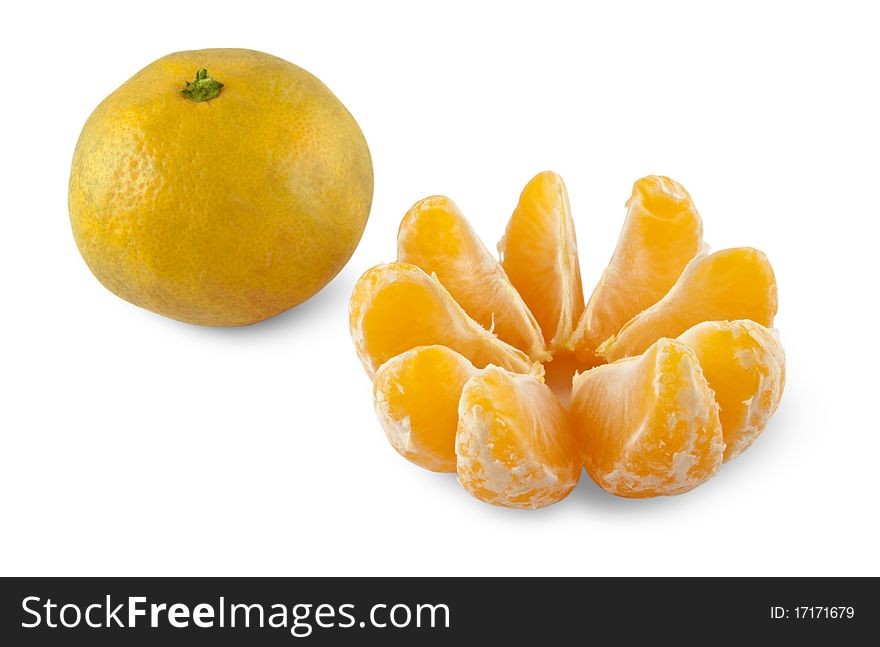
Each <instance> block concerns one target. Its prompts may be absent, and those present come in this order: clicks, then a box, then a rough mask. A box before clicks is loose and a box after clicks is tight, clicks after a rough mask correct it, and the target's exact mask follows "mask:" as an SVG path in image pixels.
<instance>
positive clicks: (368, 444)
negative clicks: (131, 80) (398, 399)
mask: <svg viewBox="0 0 880 647" xmlns="http://www.w3.org/2000/svg"><path fill="white" fill-rule="evenodd" d="M878 18H880V16H878V15H877V13H875V11H874V10H873V9H872V7H871V3H867V2H866V3H864V4H857V3H847V2H839V1H838V2H828V3H825V4H824V5H823V4H815V3H807V2H792V3H787V2H772V3H770V2H739V3H726V4H724V5H722V4H721V3H706V2H693V3H681V2H662V3H635V2H628V3H627V2H621V3H602V4H601V5H599V4H598V3H595V4H593V5H592V6H590V5H588V4H587V3H581V2H578V3H575V2H571V3H556V2H546V1H542V2H528V3H512V2H505V3H497V4H496V3H489V2H473V1H470V2H462V3H458V2H450V1H449V0H444V2H441V3H432V4H428V3H399V4H389V3H379V2H371V3H359V2H350V3H335V2H308V3H305V2H303V3H282V2H278V3H265V2H257V1H254V0H248V1H247V2H241V1H240V0H238V1H236V2H218V1H215V2H211V3H208V4H206V3H204V2H198V3H195V2H193V3H188V2H181V1H176V2H155V1H153V2H150V3H147V4H144V3H133V4H127V3H107V4H105V5H98V4H87V3H83V2H76V3H64V4H62V3H59V4H58V5H57V6H52V5H46V4H44V3H17V4H16V8H14V9H8V8H7V9H6V11H5V14H4V18H3V25H2V27H0V29H2V34H0V48H2V61H3V74H2V78H0V86H2V96H3V101H2V102H0V112H2V119H0V128H2V133H0V134H2V141H0V155H2V158H0V164H2V169H0V171H2V172H0V177H2V178H3V181H2V201H0V204H2V211H0V213H2V216H0V217H2V221H0V222H2V229H0V252H2V253H0V270H2V272H0V276H2V281H3V283H2V305H3V316H2V324H0V325H2V333H3V334H2V340H3V341H2V356H0V367H2V374H0V380H2V385H0V386H2V389H0V393H2V396H0V425H2V432H0V433H2V449H0V464H2V467H0V518H2V526H3V530H2V533H0V542H2V546H0V572H2V573H3V574H6V575H11V574H30V575H47V574H80V575H116V574H128V575H134V574H138V575H147V574H150V575H158V574H168V575H172V574H177V575H208V574H210V575H245V574H247V575H340V574H377V575H431V574H444V575H453V574H454V575H508V574H560V575H564V574H579V575H625V574H626V575H640V574H673V575H702V574H736V575H746V574H750V575H783V574H788V575H801V574H804V575H805V574H848V575H857V574H872V575H878V574H880V560H878V551H877V545H878V539H880V538H878V531H877V530H878V520H877V517H878V494H880V492H878V477H877V474H878V471H880V425H878V422H877V415H876V412H877V405H878V394H877V387H878V378H877V375H878V365H880V356H878V350H877V339H878V335H877V325H878V307H877V288H876V279H877V276H878V272H877V265H878V263H877V257H878V249H877V245H878V216H880V213H878V206H877V205H878V190H880V184H878V171H880V164H878V148H880V126H878V123H880V100H878V99H880V94H878V87H880V85H878V78H880V77H878V61H880V41H878V38H877V26H878ZM202 47H248V48H253V49H259V50H264V51H267V52H270V53H273V54H276V55H278V56H281V57H283V58H286V59H288V60H290V61H292V62H294V63H297V64H298V65H300V66H302V67H305V68H306V69H308V70H310V71H311V72H313V73H314V74H316V75H317V76H319V77H320V78H321V79H322V80H323V81H324V82H325V83H327V85H328V86H329V87H330V88H331V89H332V90H333V91H334V92H335V93H336V94H337V95H338V96H339V97H340V99H341V100H342V101H343V102H344V103H345V104H346V106H347V107H348V108H349V109H350V110H351V112H352V113H353V114H354V115H355V117H356V118H357V120H358V121H359V123H360V124H361V127H362V128H363V130H364V133H365V134H366V137H367V140H368V142H369V144H370V147H371V150H372V154H373V161H374V165H375V174H376V190H375V200H374V203H373V211H372V216H371V218H370V222H369V225H368V226H367V230H366V233H365V235H364V238H363V241H362V243H361V245H360V247H359V249H358V250H357V252H356V253H355V255H354V257H353V258H352V260H351V262H350V263H349V264H348V266H347V267H346V268H345V269H344V270H343V271H342V273H341V274H340V275H339V276H338V277H337V278H336V279H335V280H334V281H333V282H332V283H331V284H330V285H328V286H327V288H325V289H324V290H323V291H322V292H321V293H320V294H318V295H317V296H316V297H314V298H313V299H312V300H311V301H309V302H308V303H306V304H304V305H302V306H300V307H299V308H296V309H295V310H293V311H290V312H288V313H286V314H284V315H281V316H278V317H276V318H275V319H273V320H270V321H267V322H264V323H262V324H259V325H255V326H251V327H247V328H241V329H208V328H199V327H195V326H191V325H186V324H182V323H177V322H175V321H172V320H169V319H164V318H162V317H160V316H158V315H154V314H151V313H149V312H146V311H144V310H140V309H138V308H136V307H134V306H132V305H129V304H128V303H126V302H124V301H122V300H120V299H119V298H117V297H115V296H114V295H112V294H111V293H110V292H108V291H107V290H105V289H104V288H103V287H101V285H100V284H99V283H98V282H97V281H96V280H95V279H94V278H93V277H92V276H91V274H90V273H89V271H88V269H87V268H86V266H85V264H84V263H83V262H82V260H81V258H80V256H79V254H78V252H77V249H76V247H75V245H74V242H73V238H72V236H71V233H70V226H69V222H68V216H67V205H66V200H67V178H68V173H69V164H70V159H71V155H72V153H73V148H74V145H75V143H76V139H77V136H78V134H79V130H80V128H81V127H82V124H83V122H84V121H85V119H86V117H87V116H88V114H89V113H90V112H91V110H92V109H93V108H94V107H95V106H96V105H97V104H98V102H99V101H100V100H101V99H103V98H104V97H105V96H106V95H107V94H109V93H110V92H111V91H113V90H114V89H115V88H116V87H117V86H118V85H120V84H121V83H122V82H123V81H125V80H126V79H127V78H128V77H130V76H131V75H132V74H133V73H135V72H136V71H137V70H138V69H140V68H141V67H143V66H145V65H147V64H148V63H150V62H151V61H153V60H154V59H156V58H158V57H160V56H162V55H164V54H167V53H170V52H173V51H177V50H181V49H197V48H202ZM548 168H549V169H552V170H555V171H557V172H559V173H560V174H562V176H563V177H564V179H565V180H566V182H567V184H568V188H569V192H570V195H571V203H572V208H573V210H574V218H575V224H576V227H577V233H578V237H579V242H580V253H581V261H582V269H583V275H584V283H585V287H586V289H587V291H588V292H589V290H591V289H592V286H593V285H594V284H595V281H596V279H597V277H598V274H599V272H600V271H601V269H602V267H604V265H605V263H607V261H608V258H609V257H610V254H611V251H612V249H613V246H614V242H615V240H616V238H617V234H618V231H619V228H620V225H621V223H622V220H623V216H624V208H623V203H624V201H625V200H626V198H627V197H628V195H629V191H630V187H631V185H632V182H633V181H634V180H635V179H636V178H638V177H640V176H642V175H647V174H652V173H654V174H666V175H669V176H671V177H673V178H675V179H677V180H678V181H680V182H682V183H683V184H684V185H685V186H686V187H687V188H688V189H689V191H690V193H691V195H692V196H693V197H694V199H695V201H696V203H697V206H698V208H699V209H700V212H701V213H702V215H703V219H704V222H705V236H706V239H707V241H708V242H709V243H710V244H711V245H712V247H713V249H721V248H723V247H730V246H736V245H752V246H755V247H758V248H760V249H762V250H764V251H765V252H766V253H767V254H768V255H769V257H770V259H771V261H772V263H773V265H774V268H775V270H776V274H777V278H778V282H779V291H780V310H779V316H778V319H777V326H778V328H779V329H780V330H781V333H782V339H783V342H784V344H785V347H786V350H787V353H788V385H787V390H786V393H785V397H784V398H783V401H782V406H781V408H780V409H779V411H778V413H777V415H776V417H775V418H774V419H773V421H772V422H771V424H770V426H769V428H768V430H767V432H766V433H765V435H764V436H763V437H762V438H761V439H760V440H759V441H758V442H757V443H756V444H755V445H754V446H753V447H752V448H751V450H750V451H749V452H747V453H746V454H745V455H743V456H742V457H740V458H738V459H737V460H735V461H733V462H732V463H730V464H728V465H726V466H725V467H724V468H723V469H722V471H721V472H720V473H719V474H718V476H717V477H716V478H714V479H713V480H711V481H710V482H709V483H707V484H706V485H704V486H703V487H700V488H698V489H697V490H695V491H694V492H692V493H690V494H686V495H684V496H680V497H673V498H659V499H653V500H625V499H618V498H615V497H612V496H610V495H606V494H604V493H602V492H601V491H600V490H599V489H598V488H596V487H595V486H594V485H593V484H592V482H591V481H590V480H589V478H588V477H586V476H584V478H583V479H582V481H581V484H580V485H579V486H578V488H577V489H576V490H575V491H574V493H573V494H572V495H571V496H570V497H569V498H568V499H566V500H564V501H563V502H561V503H559V504H557V505H555V506H552V507H550V508H547V509H544V510H540V511H534V512H533V511H519V510H507V509H501V508H494V507H491V506H489V505H486V504H483V503H481V502H479V501H477V500H476V499H473V498H471V497H470V496H469V495H468V494H466V493H465V492H464V490H462V489H461V488H460V487H459V486H458V485H457V483H456V482H455V479H454V477H453V476H452V475H435V474H432V473H429V472H425V471H422V470H421V469H419V468H417V467H415V466H413V465H411V464H409V463H408V462H406V461H405V460H403V459H402V458H400V457H399V456H397V454H395V453H394V451H393V450H392V449H391V448H390V446H389V445H388V443H387V442H386V440H385V438H384V435H383V433H382V430H381V429H380V427H379V424H378V422H377V420H376V419H375V416H374V414H373V410H372V401H371V389H370V383H369V380H368V379H367V377H366V375H365V374H364V373H363V371H362V369H361V367H360V365H359V363H358V361H357V358H356V356H355V353H354V349H353V347H352V343H351V340H350V337H349V332H348V322H347V304H348V296H349V294H350V291H351V289H352V287H353V285H354V283H355V281H356V280H357V278H358V276H359V275H360V273H362V272H363V271H364V270H366V269H367V268H368V267H370V266H372V265H373V264H375V263H377V262H380V261H388V260H393V258H394V254H395V234H396V230H397V224H398V222H399V220H400V218H401V216H402V215H403V214H404V212H405V211H406V210H407V208H408V207H409V206H410V205H411V204H412V203H413V202H414V201H416V200H417V199H419V198H422V197H424V196H426V195H429V194H434V193H445V194H447V195H449V196H451V197H453V199H454V200H455V201H456V202H457V203H458V204H459V205H460V206H461V207H462V209H463V210H464V211H465V212H466V214H467V215H468V216H469V217H470V218H471V219H472V222H473V224H474V226H475V227H476V229H477V231H478V232H479V233H480V234H481V236H483V237H484V240H486V242H487V244H489V245H490V246H494V244H495V242H497V240H498V238H499V237H500V235H501V233H502V231H503V228H504V225H505V223H506V220H507V217H508V216H509V214H510V212H511V210H512V209H513V207H514V205H515V203H516V200H517V197H518V195H519V191H520V190H521V188H522V185H523V184H524V183H525V182H526V181H527V180H528V179H529V178H530V177H531V176H532V175H534V174H535V173H536V172H538V171H540V170H543V169H548Z"/></svg>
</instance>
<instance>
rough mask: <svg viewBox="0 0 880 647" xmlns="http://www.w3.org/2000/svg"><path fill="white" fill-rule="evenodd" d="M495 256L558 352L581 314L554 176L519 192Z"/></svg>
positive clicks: (566, 220) (570, 233) (569, 232)
mask: <svg viewBox="0 0 880 647" xmlns="http://www.w3.org/2000/svg"><path fill="white" fill-rule="evenodd" d="M498 251H499V252H500V253H501V264H502V265H503V267H504V270H505V271H506V272H507V275H508V276H509V277H510V281H511V282H512V283H513V285H514V286H515V287H516V289H517V290H518V291H519V293H520V294H521V295H522V298H523V300H524V301H525V302H526V304H527V305H528V307H529V308H530V309H531V311H532V313H533V314H534V315H535V318H536V319H537V320H538V324H540V326H541V330H542V331H543V332H544V340H545V342H546V344H547V347H548V348H549V349H550V350H551V351H557V350H560V349H561V348H563V347H564V346H565V345H566V344H567V342H568V339H569V337H570V336H571V333H572V330H573V329H574V326H575V325H576V324H577V321H578V318H579V317H580V315H581V312H582V311H583V309H584V291H583V287H582V286H581V270H580V265H579V264H578V253H577V241H576V239H575V235H574V223H573V221H572V218H571V209H570V207H569V206H568V192H567V191H566V189H565V183H564V182H563V181H562V178H561V177H559V176H558V175H557V174H556V173H552V172H550V171H544V172H543V173H539V174H538V175H536V176H535V177H534V178H532V179H531V181H529V183H528V184H527V185H526V187H525V189H523V192H522V195H520V198H519V204H517V206H516V209H515V210H514V212H513V215H512V216H511V217H510V221H509V222H508V223H507V230H506V231H505V233H504V238H502V239H501V242H500V243H498ZM441 280H442V279H441Z"/></svg>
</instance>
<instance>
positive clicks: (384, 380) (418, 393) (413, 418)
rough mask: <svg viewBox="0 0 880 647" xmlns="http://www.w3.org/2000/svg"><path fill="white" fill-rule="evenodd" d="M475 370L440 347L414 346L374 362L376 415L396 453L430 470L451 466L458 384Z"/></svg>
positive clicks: (460, 357)
mask: <svg viewBox="0 0 880 647" xmlns="http://www.w3.org/2000/svg"><path fill="white" fill-rule="evenodd" d="M475 372H476V369H475V368H474V366H473V364H471V363H470V362H469V361H468V360H467V359H465V358H464V357H462V356H461V355H459V354H458V353H456V352H455V351H454V350H451V349H449V348H446V347H445V346H418V347H416V348H413V349H412V350H408V351H406V352H405V353H401V354H400V355H397V356H396V357H392V358H391V359H389V360H388V361H387V362H385V363H384V364H382V366H380V367H379V370H378V371H376V377H375V379H374V380H373V396H374V402H375V406H376V414H377V415H378V416H379V420H380V422H381V423H382V428H383V429H384V430H385V434H386V435H387V436H388V440H389V442H390V443H391V445H392V446H393V447H394V449H396V450H397V451H398V452H399V453H400V455H401V456H403V457H404V458H406V459H407V460H410V461H412V462H413V463H415V464H416V465H419V466H421V467H424V468H425V469H429V470H431V471H434V472H454V471H455V432H456V429H457V428H458V401H459V400H460V398H461V389H462V387H463V386H464V383H465V382H467V380H468V378H470V377H471V376H472V375H473V374H474V373H475Z"/></svg>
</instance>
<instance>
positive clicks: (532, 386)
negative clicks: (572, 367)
mask: <svg viewBox="0 0 880 647" xmlns="http://www.w3.org/2000/svg"><path fill="white" fill-rule="evenodd" d="M455 453H456V456H457V463H458V481H459V483H461V485H462V486H463V487H464V488H465V489H466V490H467V491H468V492H470V493H471V494H472V495H474V496H475V497H477V498H478V499H480V500H481V501H486V502H487V503H492V504H494V505H500V506H506V507H510V508H540V507H542V506H545V505H549V504H551V503H555V502H556V501H559V500H560V499H563V498H564V497H565V496H566V495H567V494H568V493H569V492H571V490H572V489H573V488H574V486H575V485H577V482H578V478H579V476H580V472H581V461H580V457H579V454H578V451H577V445H576V442H575V439H574V437H573V436H572V434H571V430H570V427H569V424H568V420H567V418H566V414H565V410H564V409H563V408H562V405H561V404H559V401H558V400H557V399H556V396H554V395H553V392H552V391H551V390H550V388H549V387H547V386H546V385H544V384H542V383H541V382H539V381H538V380H537V379H536V378H535V377H534V376H533V375H517V374H513V373H510V372H508V371H505V370H503V369H500V368H498V367H497V366H489V367H487V368H485V369H483V370H481V371H478V372H477V373H476V374H475V375H473V376H472V377H471V378H470V379H469V380H468V381H467V382H466V383H465V385H464V388H463V389H462V393H461V401H460V402H459V408H458V433H457V435H456V438H455Z"/></svg>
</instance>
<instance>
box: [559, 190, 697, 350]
mask: <svg viewBox="0 0 880 647" xmlns="http://www.w3.org/2000/svg"><path fill="white" fill-rule="evenodd" d="M626 206H627V209H628V210H627V215H626V220H625V221H624V225H623V230H622V231H621V233H620V238H619V239H618V242H617V247H616V248H615V250H614V255H613V256H612V258H611V262H610V263H609V264H608V267H606V268H605V271H604V272H603V273H602V277H601V278H600V280H599V283H598V285H597V286H596V288H595V290H593V294H592V295H591V296H590V300H589V302H588V303H587V307H586V310H585V311H584V314H583V316H582V317H581V320H580V322H579V324H578V328H577V330H576V331H575V333H574V336H573V341H572V346H573V347H574V349H575V351H576V352H577V354H578V357H579V358H580V359H581V360H582V361H585V362H591V364H592V365H596V364H600V363H602V362H603V360H602V359H601V358H600V357H598V356H597V355H596V354H595V349H596V347H597V346H598V345H599V344H600V343H601V342H603V341H604V340H605V339H607V338H608V337H610V336H611V335H613V334H614V333H616V332H617V331H618V330H620V328H621V327H622V326H623V325H624V324H625V323H626V322H627V321H628V320H629V319H631V318H632V317H634V316H635V315H637V314H638V313H640V312H641V311H642V310H644V309H645V308H647V307H649V306H651V305H653V304H654V303H656V302H657V301H659V300H660V299H661V298H662V297H663V295H664V294H666V293H667V292H668V291H669V289H670V288H671V287H672V286H673V285H674V284H675V281H676V280H677V279H678V277H679V276H680V275H681V273H682V271H683V270H684V268H685V266H686V265H687V264H688V262H689V261H690V260H691V259H693V258H694V257H695V256H696V255H697V254H698V253H699V252H700V250H701V249H703V247H704V243H703V221H702V219H701V218H700V214H699V213H698V212H697V209H696V207H695V206H694V203H693V201H692V200H691V197H690V195H688V193H687V191H685V189H684V187H683V186H681V185H680V184H678V183H677V182H675V181H673V180H671V179H669V178H667V177H662V176H655V175H652V176H649V177H645V178H642V179H640V180H638V181H637V182H636V183H635V185H633V190H632V195H631V196H630V199H629V200H628V201H627V203H626Z"/></svg>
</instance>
